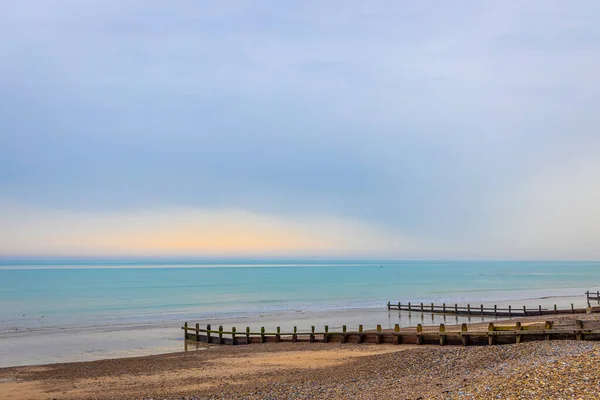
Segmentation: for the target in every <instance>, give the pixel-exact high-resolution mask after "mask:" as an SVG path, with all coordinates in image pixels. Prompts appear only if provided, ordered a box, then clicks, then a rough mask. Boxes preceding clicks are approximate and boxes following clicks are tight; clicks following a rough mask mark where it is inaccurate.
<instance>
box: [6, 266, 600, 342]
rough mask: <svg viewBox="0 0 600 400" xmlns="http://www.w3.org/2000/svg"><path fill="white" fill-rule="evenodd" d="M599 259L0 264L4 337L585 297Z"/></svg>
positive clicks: (599, 283) (597, 275) (593, 285)
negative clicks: (391, 306) (402, 305)
mask: <svg viewBox="0 0 600 400" xmlns="http://www.w3.org/2000/svg"><path fill="white" fill-rule="evenodd" d="M599 287H600V263H598V262H490V261H486V262H482V261H468V262H465V261H335V262H332V261H327V262H319V261H289V260H286V261H275V260H269V261H239V260H237V261H218V262H214V261H177V262H164V261H160V262H159V261H149V262H148V261H144V262H141V261H115V260H111V261H98V260H93V261H92V260H87V261H82V260H78V261H73V260H71V261H58V260H46V261H39V260H37V261H7V260H5V261H2V262H0V332H2V331H4V332H7V331H13V332H14V331H15V330H36V329H52V328H57V329H61V328H65V327H71V326H106V325H115V326H118V325H126V324H140V325H143V324H154V323H180V322H182V321H186V320H198V319H210V318H221V319H222V318H237V317H245V316H249V317H252V316H263V315H269V314H275V313H281V312H297V311H300V310H302V311H327V310H344V309H365V308H375V307H380V308H381V307H385V303H386V302H387V301H388V300H391V301H392V302H398V301H403V302H407V301H414V302H419V301H424V302H429V301H435V302H447V303H455V302H458V303H467V302H472V303H479V302H502V301H506V300H508V299H540V298H544V297H546V296H573V295H581V294H582V293H583V292H584V291H585V290H587V289H590V290H597V289H598V288H599Z"/></svg>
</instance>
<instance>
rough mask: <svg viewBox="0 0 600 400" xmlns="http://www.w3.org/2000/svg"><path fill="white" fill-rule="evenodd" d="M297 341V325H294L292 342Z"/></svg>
mask: <svg viewBox="0 0 600 400" xmlns="http://www.w3.org/2000/svg"><path fill="white" fill-rule="evenodd" d="M297 341H298V327H297V326H294V334H293V335H292V343H296V342H297Z"/></svg>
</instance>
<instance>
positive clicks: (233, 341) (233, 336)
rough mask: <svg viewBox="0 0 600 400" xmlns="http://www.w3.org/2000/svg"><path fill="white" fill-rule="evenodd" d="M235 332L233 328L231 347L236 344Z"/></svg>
mask: <svg viewBox="0 0 600 400" xmlns="http://www.w3.org/2000/svg"><path fill="white" fill-rule="evenodd" d="M235 332H236V328H235V326H234V327H233V328H231V344H232V345H233V346H235V345H236V344H237V341H236V339H235Z"/></svg>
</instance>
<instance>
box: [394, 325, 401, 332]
mask: <svg viewBox="0 0 600 400" xmlns="http://www.w3.org/2000/svg"><path fill="white" fill-rule="evenodd" d="M394 332H400V325H399V324H396V325H394Z"/></svg>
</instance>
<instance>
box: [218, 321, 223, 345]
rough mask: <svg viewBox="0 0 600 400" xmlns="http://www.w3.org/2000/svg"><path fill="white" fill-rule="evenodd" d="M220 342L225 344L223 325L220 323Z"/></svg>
mask: <svg viewBox="0 0 600 400" xmlns="http://www.w3.org/2000/svg"><path fill="white" fill-rule="evenodd" d="M219 344H223V325H219Z"/></svg>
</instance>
